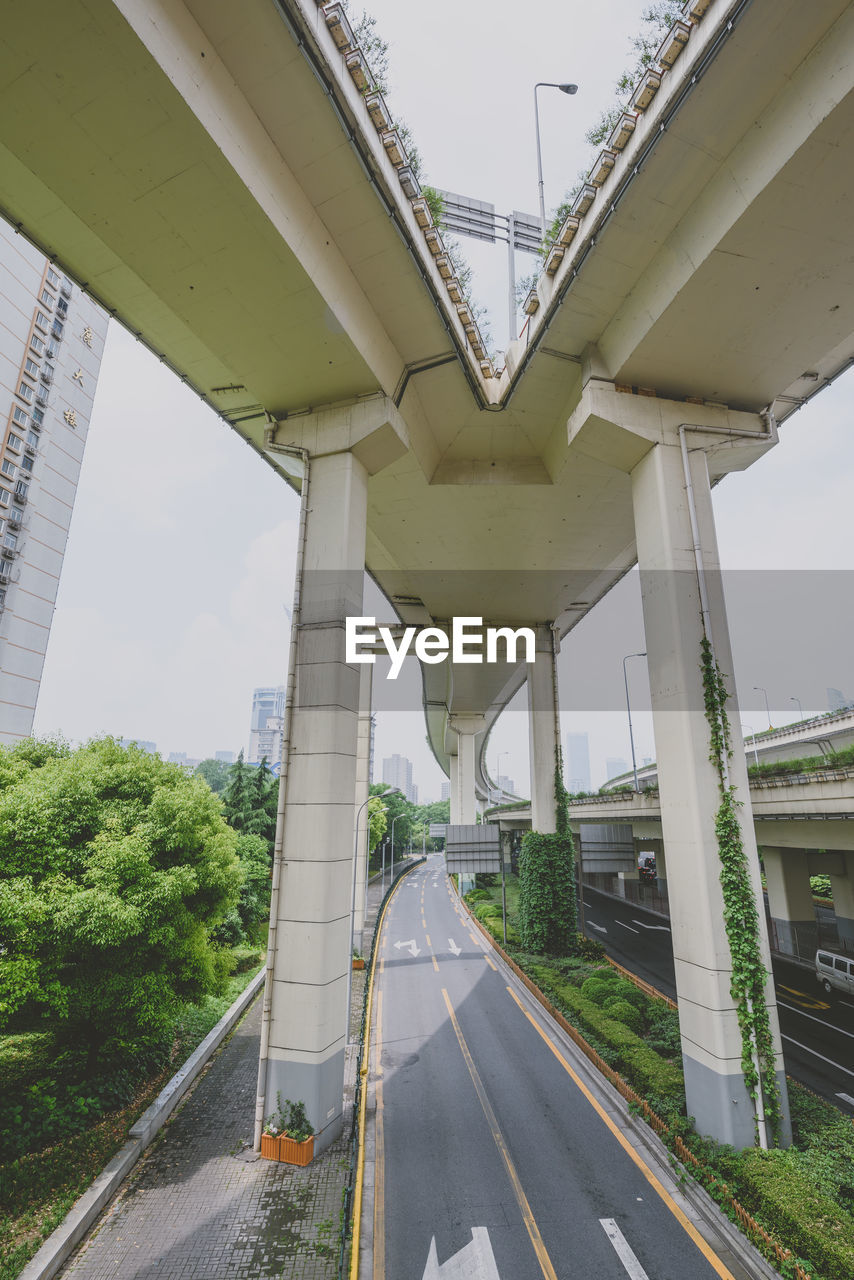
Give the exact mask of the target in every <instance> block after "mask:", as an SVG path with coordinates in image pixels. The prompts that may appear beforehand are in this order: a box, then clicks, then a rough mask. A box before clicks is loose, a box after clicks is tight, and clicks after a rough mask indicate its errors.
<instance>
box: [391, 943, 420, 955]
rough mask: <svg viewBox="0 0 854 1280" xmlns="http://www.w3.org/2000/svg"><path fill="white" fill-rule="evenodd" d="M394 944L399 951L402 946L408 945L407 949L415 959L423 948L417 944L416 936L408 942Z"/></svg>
mask: <svg viewBox="0 0 854 1280" xmlns="http://www.w3.org/2000/svg"><path fill="white" fill-rule="evenodd" d="M394 945H395V950H397V951H399V950H400V948H401V947H406V950H407V951H408V952H409V954H410V955H411V956H412V957H413V959H414V958H415V956H420V955H421V948H420V947H417V946H416V945H415V939H414V938H410V939H409V940H408V941H407V942H396V943H395V944H394Z"/></svg>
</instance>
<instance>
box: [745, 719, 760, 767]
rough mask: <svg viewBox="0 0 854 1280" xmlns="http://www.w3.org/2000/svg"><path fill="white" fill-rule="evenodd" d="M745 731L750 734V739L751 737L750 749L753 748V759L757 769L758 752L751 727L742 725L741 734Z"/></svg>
mask: <svg viewBox="0 0 854 1280" xmlns="http://www.w3.org/2000/svg"><path fill="white" fill-rule="evenodd" d="M745 729H747V731H748V733H749V734H750V737H751V739H752V742H751V745H752V747H753V759H754V760H755V761H756V766H757V768H758V767H759V752H758V751H757V750H756V738H755V737H754V733H753V729H752V728H751V726H750V725H749V724H743V725H742V726H741V732H742V733H744V731H745Z"/></svg>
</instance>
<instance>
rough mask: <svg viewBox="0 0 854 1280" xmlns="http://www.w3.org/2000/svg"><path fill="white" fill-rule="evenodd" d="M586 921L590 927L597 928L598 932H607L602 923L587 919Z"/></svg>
mask: <svg viewBox="0 0 854 1280" xmlns="http://www.w3.org/2000/svg"><path fill="white" fill-rule="evenodd" d="M587 923H588V924H589V925H590V928H591V929H598V930H599V932H600V933H607V932H608V930H607V929H606V928H605V926H604V925H603V924H597V923H596V921H595V920H588V921H587Z"/></svg>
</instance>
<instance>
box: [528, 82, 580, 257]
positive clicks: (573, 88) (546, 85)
mask: <svg viewBox="0 0 854 1280" xmlns="http://www.w3.org/2000/svg"><path fill="white" fill-rule="evenodd" d="M538 89H560V91H561V93H569V94H573V93H578V85H577V84H553V83H552V82H551V81H550V80H539V81H538V82H537V83H536V84H535V85H534V128H535V132H536V136H537V178H538V180H539V187H540V222H541V223H542V224H543V235H545V234H546V202H545V197H544V195H543V155H542V150H541V148H540V108H539V104H538V102H537V90H538Z"/></svg>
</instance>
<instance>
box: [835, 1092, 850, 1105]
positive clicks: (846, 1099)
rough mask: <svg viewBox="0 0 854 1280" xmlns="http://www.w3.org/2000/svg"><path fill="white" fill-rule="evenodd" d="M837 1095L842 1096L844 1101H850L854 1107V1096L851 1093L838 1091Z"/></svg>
mask: <svg viewBox="0 0 854 1280" xmlns="http://www.w3.org/2000/svg"><path fill="white" fill-rule="evenodd" d="M836 1096H837V1098H841V1099H842V1101H843V1102H848V1103H850V1105H851V1106H852V1107H854V1098H852V1097H851V1094H850V1093H837V1095H836Z"/></svg>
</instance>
